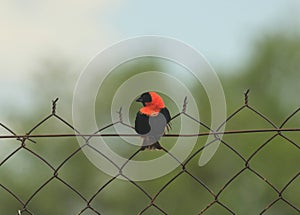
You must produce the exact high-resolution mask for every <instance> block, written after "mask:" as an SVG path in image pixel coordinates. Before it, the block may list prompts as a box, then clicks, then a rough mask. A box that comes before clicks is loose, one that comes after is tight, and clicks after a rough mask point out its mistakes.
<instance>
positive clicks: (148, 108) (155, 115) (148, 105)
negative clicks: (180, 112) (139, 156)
mask: <svg viewBox="0 0 300 215" xmlns="http://www.w3.org/2000/svg"><path fill="white" fill-rule="evenodd" d="M136 102H141V103H142V104H143V107H142V108H140V109H139V111H138V113H137V114H136V118H135V126H134V128H135V131H136V132H137V133H138V134H140V135H141V136H142V138H143V144H142V146H141V150H145V149H160V150H161V149H163V148H162V146H161V145H160V144H159V142H158V141H159V139H160V137H161V136H163V135H164V133H165V130H166V129H167V130H169V129H170V128H171V125H170V121H171V116H170V112H169V110H168V108H166V106H165V104H164V101H163V99H162V98H161V97H160V96H159V95H158V93H156V92H145V93H143V94H142V95H141V96H140V97H138V99H136Z"/></svg>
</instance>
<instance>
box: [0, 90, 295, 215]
mask: <svg viewBox="0 0 300 215" xmlns="http://www.w3.org/2000/svg"><path fill="white" fill-rule="evenodd" d="M248 93H249V91H248V90H247V91H246V92H245V93H244V96H245V99H244V104H243V105H242V106H241V107H239V108H238V109H237V110H236V111H234V112H233V113H232V114H231V115H229V116H228V118H227V119H226V121H225V122H223V123H222V124H221V125H220V126H219V129H220V128H221V127H222V126H223V125H224V124H225V123H229V122H230V121H231V120H232V119H233V118H236V117H238V115H239V113H240V112H241V111H242V110H248V111H250V112H252V113H253V114H255V115H256V116H257V117H258V118H260V119H261V120H263V121H265V122H266V123H267V124H268V125H269V126H270V128H263V129H243V130H226V131H223V132H221V131H219V129H216V130H213V129H211V128H210V127H209V126H208V125H206V124H205V123H203V122H201V121H198V120H196V119H195V118H194V117H193V116H191V115H189V114H188V113H187V110H186V104H187V102H186V99H185V102H184V105H183V109H182V111H181V112H180V113H178V114H176V115H175V116H174V117H173V118H172V120H174V119H176V118H177V117H179V116H184V117H188V118H190V119H191V120H193V121H194V122H196V123H198V124H199V125H200V126H203V127H205V128H206V129H208V130H209V131H208V132H201V133H197V134H172V133H169V134H165V135H164V137H179V136H182V137H187V138H188V137H190V136H198V137H200V136H208V135H213V136H214V139H213V140H212V141H211V142H210V143H208V144H206V145H204V146H201V147H200V148H199V149H197V150H195V151H194V152H193V153H192V154H191V155H190V156H189V157H188V158H187V159H185V161H184V162H180V161H179V159H177V158H176V157H175V156H174V155H173V154H171V153H170V152H169V151H168V150H167V149H166V148H164V147H163V151H164V153H166V154H168V155H169V156H170V158H171V159H174V161H176V162H178V163H179V167H180V169H179V171H177V173H176V174H175V175H174V176H172V177H171V178H170V179H168V181H166V182H164V184H162V185H161V187H160V188H159V189H157V190H156V191H155V193H154V194H153V193H150V192H149V191H147V190H146V189H144V187H143V185H141V184H139V183H137V182H135V181H134V180H132V179H131V178H130V177H129V176H127V175H126V174H124V172H123V171H122V170H123V169H124V168H125V167H126V165H127V164H128V162H129V161H130V160H133V159H134V158H135V157H136V156H137V155H138V154H140V153H143V152H142V150H141V149H137V150H136V151H135V152H134V153H133V154H132V155H131V156H129V157H128V159H127V161H126V162H125V163H124V164H122V165H118V164H116V163H114V161H113V160H111V159H110V158H109V157H108V156H107V155H105V154H104V153H102V152H101V151H99V150H97V149H96V148H95V147H93V145H91V144H90V143H89V140H90V139H91V138H93V137H97V136H105V137H115V136H139V135H132V134H113V133H104V131H106V130H107V129H109V128H110V127H112V126H114V125H116V124H121V125H123V126H127V127H131V128H132V126H131V125H129V124H126V123H124V122H123V119H122V112H121V109H120V111H119V112H118V114H119V121H117V122H114V123H112V124H110V125H108V126H105V127H103V128H101V129H99V130H98V131H96V132H94V133H92V134H82V133H80V131H78V130H77V129H76V128H74V127H73V126H72V124H71V123H69V122H67V121H66V120H65V119H64V118H63V117H61V116H59V115H58V114H57V113H56V104H57V101H58V99H56V100H53V101H52V112H51V113H50V114H49V115H48V116H46V117H45V118H43V119H42V120H41V121H40V122H39V123H37V124H36V125H34V126H33V127H32V129H30V130H29V131H28V132H27V133H26V134H24V135H19V134H16V133H15V132H14V131H13V130H12V129H10V128H9V127H8V126H6V125H4V124H2V123H0V127H2V129H4V130H6V131H7V132H8V133H9V134H8V135H4V134H3V135H0V139H2V140H3V139H15V140H16V141H18V142H19V146H18V147H17V148H16V149H15V150H13V151H12V152H10V153H8V154H7V155H6V156H5V157H4V159H2V160H0V176H1V167H2V166H4V165H5V164H6V163H7V162H8V161H9V160H10V159H12V158H13V157H15V156H18V152H20V151H27V152H28V153H29V154H31V155H32V156H34V157H35V158H37V159H38V161H39V162H42V163H43V164H45V165H46V166H47V167H48V168H50V170H51V175H50V176H49V178H47V179H46V180H45V182H44V183H42V184H41V185H40V186H38V187H37V188H36V189H35V190H32V192H31V193H32V194H31V195H30V196H29V197H28V198H24V197H20V196H19V194H18V193H15V191H14V189H13V188H12V187H9V186H8V185H6V184H3V183H2V182H1V183H0V189H2V191H4V192H6V193H7V194H9V195H10V197H11V198H13V199H15V200H16V201H17V203H16V204H18V207H19V208H20V209H19V210H18V211H16V214H18V215H21V214H25V213H26V214H34V213H35V211H32V210H31V208H30V203H31V201H32V200H33V199H34V198H35V197H36V196H37V195H38V194H39V193H40V192H42V190H44V189H45V188H46V187H47V186H49V184H50V183H51V182H52V181H54V180H56V181H59V182H60V183H61V184H63V185H64V186H65V187H66V188H67V189H68V190H69V191H70V192H73V194H74V195H76V196H77V197H78V198H79V199H80V200H81V201H82V202H84V207H83V208H81V209H80V210H79V211H78V212H77V214H84V213H85V212H86V211H88V210H89V211H92V212H93V213H94V214H105V213H104V212H101V211H99V209H97V208H96V207H95V206H94V205H93V201H94V200H95V198H96V197H98V196H101V194H102V192H103V190H105V189H106V188H107V187H108V186H109V185H110V184H112V183H113V182H114V181H115V180H117V178H118V177H119V176H122V177H123V178H125V179H126V180H127V183H130V184H132V185H133V186H134V187H135V188H136V189H137V190H138V191H139V192H141V193H142V194H143V195H144V196H145V197H146V198H147V199H148V204H146V205H143V206H142V207H143V208H142V209H141V210H140V211H139V214H146V212H147V211H149V210H150V209H153V208H155V209H156V211H157V214H169V212H168V211H167V210H166V209H165V208H164V207H163V206H161V205H160V204H159V203H157V199H158V197H159V196H161V194H162V193H164V192H165V190H166V189H167V188H168V187H169V186H170V185H171V184H172V183H175V181H176V180H177V179H178V178H179V176H181V175H186V176H188V177H190V178H191V179H192V180H193V181H194V182H196V183H197V184H198V185H199V186H201V187H202V188H203V189H204V190H206V192H207V194H209V196H210V197H212V200H211V201H210V202H209V203H208V204H207V205H206V206H205V207H203V208H199V211H198V214H206V213H207V211H208V210H209V209H210V208H212V207H213V206H215V205H218V206H219V207H221V208H223V210H224V211H226V213H228V214H237V212H236V209H235V208H234V207H232V206H230V205H228V204H227V203H226V201H224V199H221V198H220V196H221V195H222V194H223V193H224V191H225V190H226V189H227V188H228V187H229V186H230V185H231V184H232V183H234V181H236V180H238V178H239V177H241V175H242V174H243V173H244V172H246V171H249V172H251V173H253V174H254V175H255V176H256V177H257V178H258V179H259V180H260V181H261V183H263V184H265V185H267V186H268V187H269V188H270V189H272V190H273V191H274V192H275V194H276V195H275V198H273V199H272V201H270V202H269V203H268V204H266V205H264V208H263V209H262V210H261V211H260V212H259V214H267V212H268V211H269V210H270V208H272V207H273V206H274V205H275V204H276V203H277V202H279V201H281V202H282V203H284V204H285V205H287V206H288V207H290V208H291V209H292V210H293V211H294V212H295V214H296V213H300V206H299V205H297V204H296V203H295V202H292V201H291V200H289V198H287V197H286V196H285V192H286V190H287V189H288V188H289V187H291V186H292V185H294V186H300V184H299V181H298V183H297V178H299V176H300V169H298V172H297V173H296V174H295V175H293V176H292V177H291V178H289V179H288V180H287V181H286V182H285V184H284V186H283V187H281V188H280V187H279V186H277V185H276V184H274V183H273V182H272V180H270V179H269V178H266V177H265V176H264V175H263V174H262V173H261V172H260V171H259V170H258V169H256V168H255V166H252V161H253V160H254V158H256V157H257V156H259V153H260V152H261V151H262V150H263V149H264V148H265V147H266V146H267V145H269V144H270V142H271V141H272V140H273V139H274V138H278V137H280V138H282V139H283V140H284V141H286V142H288V143H289V144H290V145H291V146H293V148H294V150H296V151H297V152H298V155H300V145H299V144H298V143H296V141H294V140H292V139H291V138H289V137H288V135H287V133H288V132H293V133H295V132H297V133H298V132H300V128H287V127H285V125H286V124H287V123H288V122H289V121H290V120H291V119H292V118H293V117H295V115H296V114H297V113H298V112H299V111H300V108H298V109H296V110H295V111H294V112H293V113H291V114H290V115H288V116H287V117H286V118H285V120H284V121H283V122H282V123H281V124H280V125H276V124H275V123H273V122H272V120H271V119H269V118H268V117H266V116H265V115H264V114H262V113H261V112H259V111H258V110H257V109H255V108H254V107H252V106H250V105H249V104H248ZM51 118H55V119H57V120H58V121H59V122H60V123H61V124H63V125H65V126H67V127H69V128H70V129H72V130H73V131H74V132H73V133H64V134H33V133H34V131H35V130H36V129H37V128H39V127H40V126H42V125H43V124H45V123H46V122H47V121H48V120H49V119H51ZM247 133H268V134H270V135H271V136H270V137H269V138H268V139H267V140H266V141H264V142H262V143H261V144H260V145H259V147H257V148H256V149H255V150H254V152H252V153H251V154H250V155H249V156H245V155H243V154H242V153H241V152H240V151H239V150H237V149H235V148H234V147H233V146H232V145H231V144H230V143H229V142H227V141H225V140H224V138H223V139H221V140H220V139H219V136H218V135H219V134H223V135H225V136H226V135H232V134H240V135H246V134H247ZM74 136H80V137H82V138H83V139H84V141H85V144H83V145H81V146H78V147H77V148H76V149H75V150H74V151H73V152H72V153H70V154H69V155H68V156H66V157H65V159H64V160H63V161H62V162H61V163H59V165H55V164H53V163H51V161H49V160H47V159H46V158H45V157H43V156H42V155H40V154H39V153H37V152H36V151H34V150H32V149H31V148H30V147H28V144H32V143H36V140H37V139H39V138H64V137H74ZM217 140H220V141H221V145H222V146H223V147H226V148H227V149H228V150H229V151H231V152H232V153H234V154H235V155H236V156H237V157H238V158H239V162H241V163H242V168H240V169H239V170H238V171H237V172H236V173H234V174H233V175H232V176H231V177H230V178H229V179H228V180H227V181H226V183H224V184H223V185H222V187H221V188H220V189H217V190H216V189H214V188H212V187H210V186H209V185H208V184H207V183H205V182H204V181H203V180H201V179H200V178H199V177H198V176H197V174H194V172H193V171H192V170H191V169H190V168H189V167H188V164H189V163H190V162H191V161H192V160H193V158H195V157H196V156H197V155H199V154H200V153H201V152H202V151H203V149H204V148H206V147H208V146H209V144H211V143H213V142H215V141H217ZM31 142H32V143H31ZM37 144H39V143H37ZM84 147H89V148H90V149H92V150H94V151H95V152H96V153H98V154H99V155H100V156H102V157H103V158H104V159H106V160H107V161H108V162H110V163H111V164H112V165H113V166H114V167H115V168H117V169H118V174H116V175H115V176H113V177H110V178H109V179H108V180H107V181H106V182H105V183H104V184H102V185H99V186H100V187H98V188H97V189H95V190H94V193H93V194H92V195H90V196H87V195H86V194H83V193H81V192H80V190H78V188H76V187H75V186H73V185H72V184H71V183H69V182H68V181H67V180H66V179H64V177H62V176H61V172H62V171H63V170H64V169H63V167H64V166H65V165H66V164H67V163H68V162H69V161H70V160H71V159H72V158H73V157H74V156H76V154H78V153H79V152H80V151H81V150H82V149H83V148H84ZM24 183H26V182H24ZM296 183H297V184H296ZM107 189H108V188H107ZM295 192H296V191H295ZM0 213H1V214H2V212H1V207H0Z"/></svg>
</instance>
